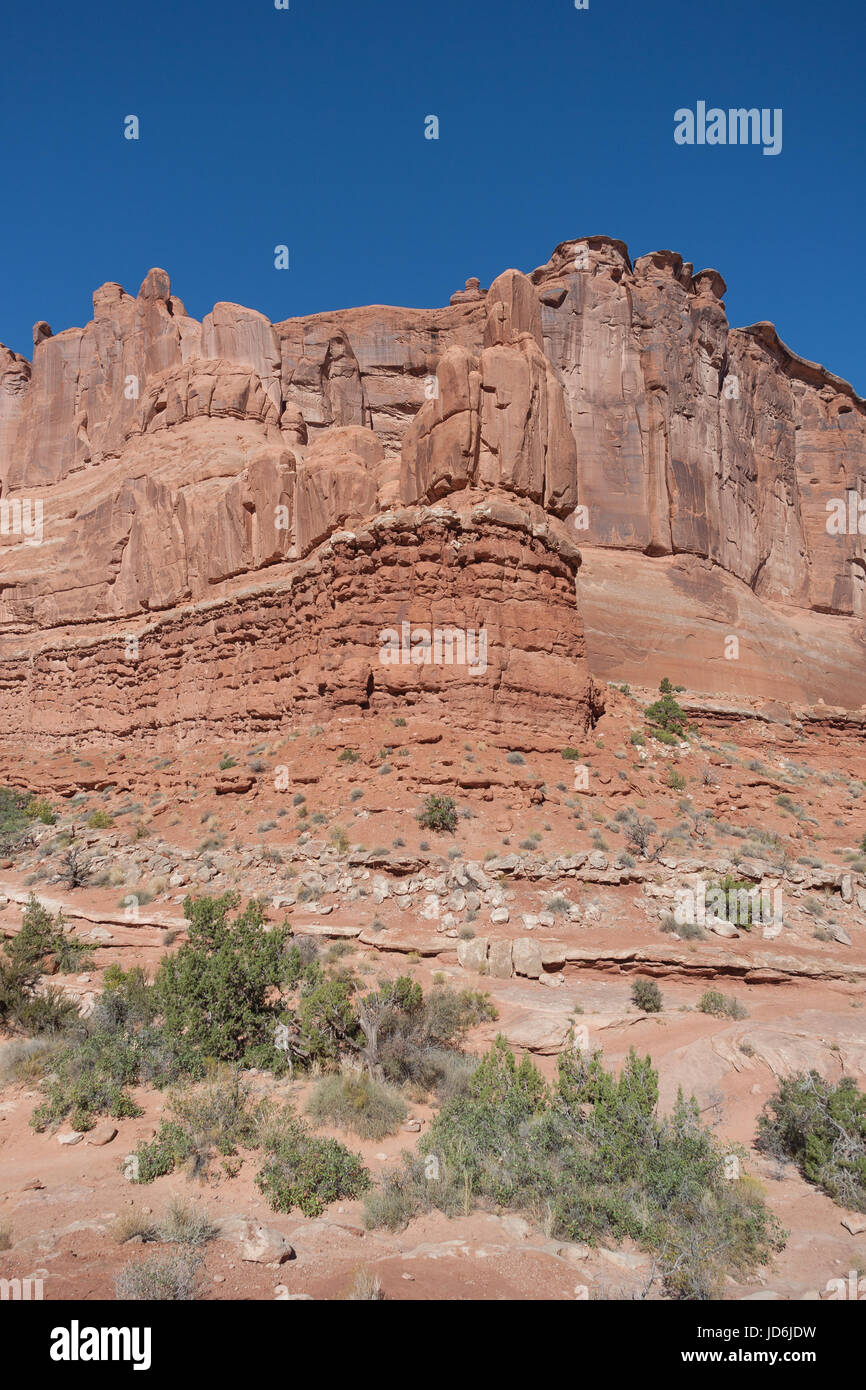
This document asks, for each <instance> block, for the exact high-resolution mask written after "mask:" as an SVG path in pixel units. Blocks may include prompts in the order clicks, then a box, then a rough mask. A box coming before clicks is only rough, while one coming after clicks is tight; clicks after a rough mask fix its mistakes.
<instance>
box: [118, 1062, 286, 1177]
mask: <svg viewBox="0 0 866 1390" xmlns="http://www.w3.org/2000/svg"><path fill="white" fill-rule="evenodd" d="M168 1109H169V1114H170V1118H169V1119H167V1120H163V1121H162V1123H161V1124H160V1127H159V1130H158V1131H157V1134H156V1136H155V1137H154V1138H153V1139H151V1140H149V1141H143V1142H142V1143H141V1144H139V1145H138V1148H137V1149H136V1151H135V1157H136V1159H137V1160H138V1162H137V1170H136V1177H135V1181H136V1182H139V1183H149V1182H153V1180H154V1178H160V1177H163V1176H164V1175H165V1174H166V1173H171V1172H173V1171H174V1169H175V1168H178V1167H180V1166H181V1165H183V1164H188V1165H189V1171H190V1176H191V1177H203V1176H207V1174H208V1171H209V1168H210V1164H211V1163H212V1161H213V1159H214V1158H215V1156H216V1155H217V1154H220V1155H221V1156H222V1157H224V1158H225V1157H229V1156H232V1155H234V1154H236V1153H237V1151H238V1148H247V1149H252V1148H256V1147H257V1146H258V1143H259V1139H260V1130H261V1127H262V1125H263V1123H265V1121H266V1119H267V1117H268V1114H269V1109H268V1106H267V1104H266V1103H265V1102H264V1101H258V1102H254V1101H253V1100H252V1099H251V1097H250V1092H249V1086H248V1084H247V1083H246V1082H244V1081H243V1080H242V1079H241V1078H240V1077H239V1076H238V1074H237V1072H235V1071H234V1070H233V1069H232V1068H231V1067H213V1068H211V1069H210V1071H209V1073H208V1077H207V1079H206V1080H205V1082H204V1083H203V1084H202V1085H199V1086H191V1087H181V1088H179V1089H178V1090H176V1091H173V1092H172V1094H171V1096H170V1097H169V1106H168Z"/></svg>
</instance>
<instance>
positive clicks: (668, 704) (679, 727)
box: [644, 676, 689, 743]
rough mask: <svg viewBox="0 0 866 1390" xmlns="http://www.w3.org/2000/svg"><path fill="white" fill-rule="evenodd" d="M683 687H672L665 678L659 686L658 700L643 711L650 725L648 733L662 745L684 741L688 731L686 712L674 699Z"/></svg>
mask: <svg viewBox="0 0 866 1390" xmlns="http://www.w3.org/2000/svg"><path fill="white" fill-rule="evenodd" d="M683 688H684V687H683V686H681V685H677V686H673V685H671V683H670V681H669V680H668V678H667V676H665V678H664V680H663V681H662V683H661V685H660V686H659V698H658V700H656V701H655V702H654V703H653V704H651V705H648V706H647V708H646V709H645V710H644V717H645V719H646V720H647V722H648V723H649V724H651V725H652V728H651V729H650V733H651V734H652V735H653V737H654V738H658V739H660V740H661V742H662V743H677V742H679V741H680V740H682V739H684V738H685V736H686V732H687V730H688V727H689V726H688V723H687V721H686V712H685V710H684V709H682V708H681V707H680V705H679V704H678V703H677V701H676V700H675V699H674V695H675V694H676V693H678V692H679V691H681V690H682V689H683Z"/></svg>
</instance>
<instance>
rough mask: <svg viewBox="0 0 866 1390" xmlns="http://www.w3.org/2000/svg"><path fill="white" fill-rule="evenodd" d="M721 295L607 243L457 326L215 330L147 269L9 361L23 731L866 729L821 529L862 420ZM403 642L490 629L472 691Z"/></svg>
mask: <svg viewBox="0 0 866 1390" xmlns="http://www.w3.org/2000/svg"><path fill="white" fill-rule="evenodd" d="M724 290H725V285H724V281H723V280H722V278H721V276H720V275H719V274H718V272H716V271H714V270H704V271H700V272H698V273H697V274H694V273H693V270H692V267H691V266H690V265H687V264H684V263H683V261H682V258H681V257H680V256H678V255H676V254H675V253H673V252H669V251H661V252H655V253H652V254H650V255H647V256H643V257H641V258H640V259H638V260H637V261H636V262H635V263H634V265H632V263H631V261H630V259H629V256H628V253H627V250H626V247H625V246H624V245H623V243H622V242H619V241H615V240H613V239H611V238H609V237H602V236H597V237H588V238H582V239H579V240H576V241H568V242H564V243H562V244H561V245H560V246H558V247H557V248H556V250H555V251H554V253H553V255H552V257H551V259H550V260H549V261H548V262H547V264H546V265H543V266H541V267H539V268H538V269H537V270H535V271H533V272H532V274H531V275H529V276H527V275H524V274H521V273H520V272H518V271H516V270H507V271H505V272H504V273H503V274H502V275H500V276H499V277H498V278H497V279H496V280H495V281H494V283H493V285H491V287H490V288H489V289H488V290H486V291H485V290H483V289H482V288H481V287H480V286H479V285H478V283H477V282H475V281H468V282H467V288H466V291H461V292H459V293H457V294H455V295H454V296H452V302H451V304H450V305H449V306H448V307H446V308H441V309H432V310H422V309H402V308H389V307H381V306H374V307H367V308H360V309H349V310H343V311H339V312H334V313H327V314H318V315H312V316H309V317H306V318H298V319H289V320H286V321H285V322H283V323H277V324H271V323H270V322H269V321H268V319H267V318H265V316H264V315H263V314H260V313H258V312H256V311H255V310H252V309H245V308H242V307H241V306H239V305H234V304H226V303H219V304H217V305H216V306H215V307H214V309H213V311H212V312H211V313H210V314H208V315H207V316H206V317H205V318H204V320H203V321H202V322H201V323H199V322H198V321H197V320H195V319H192V318H191V317H190V316H189V315H188V314H187V313H186V310H185V308H184V306H183V303H182V302H181V301H180V300H179V299H178V298H177V297H176V296H174V295H173V294H172V293H171V287H170V282H169V277H168V275H167V274H166V273H165V272H164V271H162V270H152V271H150V273H149V274H148V275H147V277H146V278H145V280H144V283H143V284H142V286H141V289H140V290H139V292H138V295H137V296H136V297H135V298H132V297H131V296H130V295H128V294H127V293H126V292H125V291H124V290H123V289H122V288H121V287H120V286H119V285H116V284H108V285H104V286H103V287H102V288H101V289H99V290H97V292H96V293H95V295H94V318H93V321H92V322H91V323H89V324H88V325H87V326H86V327H85V328H70V329H66V330H65V331H64V332H61V333H58V334H57V335H52V333H51V329H50V327H49V325H48V324H46V323H44V322H41V321H40V322H39V323H37V324H36V326H35V328H34V352H33V362H32V364H31V363H30V362H28V361H26V359H24V358H23V357H20V356H18V355H16V354H14V353H12V352H10V351H8V350H7V349H5V348H2V347H0V482H2V497H0V503H2V518H0V519H2V535H0V712H2V717H3V719H4V721H5V725H6V728H7V731H9V732H11V733H14V732H16V731H17V732H19V733H23V732H25V731H32V732H33V735H34V736H35V737H36V738H44V739H52V738H54V737H56V736H64V737H66V736H75V737H82V738H93V739H97V738H100V737H106V736H107V737H109V738H110V737H116V736H119V735H131V734H135V733H136V732H138V733H143V734H146V733H151V732H156V731H164V730H167V729H173V730H174V731H175V732H177V733H178V734H179V735H184V736H185V735H187V734H188V735H189V736H191V737H195V736H197V734H198V733H200V732H220V733H225V732H228V731H231V730H239V729H241V728H267V727H268V726H271V725H273V724H275V723H278V722H279V721H280V720H281V719H283V718H284V717H286V715H287V714H289V713H292V712H296V713H301V714H304V715H309V716H310V717H311V718H312V719H321V718H324V717H327V716H328V715H330V714H333V713H336V712H340V711H344V712H354V711H357V710H358V709H361V710H372V711H375V710H385V709H391V708H392V707H393V708H394V710H395V711H396V709H397V707H399V706H401V705H406V704H408V705H410V706H412V707H414V708H418V709H420V710H422V711H424V712H427V713H431V714H435V713H441V714H447V716H448V717H450V718H453V719H454V720H456V721H459V722H465V723H467V724H471V725H473V726H479V727H480V726H486V727H487V726H489V727H493V726H496V725H500V724H503V723H505V724H514V723H518V724H519V723H525V724H529V725H541V726H543V727H545V728H549V729H550V730H551V731H552V732H554V731H556V732H559V731H560V730H562V731H564V732H567V731H569V730H575V731H578V732H581V731H585V730H586V729H587V728H589V727H591V726H592V724H593V723H594V721H595V719H596V717H597V715H598V713H599V711H600V709H601V708H602V697H601V694H600V685H599V682H600V681H602V680H612V679H621V680H633V681H635V682H636V683H639V684H645V685H649V684H653V683H655V682H657V680H658V679H659V678H660V677H661V676H662V675H670V676H672V677H673V676H676V678H677V680H678V681H679V682H680V683H681V684H683V685H685V686H687V687H688V688H689V689H690V690H693V691H696V692H705V693H707V694H721V695H731V696H750V697H754V696H760V697H766V698H775V699H778V700H782V701H789V702H796V703H802V704H814V703H815V702H817V701H819V700H823V701H825V702H826V703H827V704H831V705H840V706H844V707H848V708H859V707H860V706H861V705H862V703H863V689H864V681H863V677H864V675H866V656H864V629H863V618H864V585H866V554H864V544H863V537H862V536H861V535H859V534H857V533H856V530H855V532H854V533H853V534H852V533H848V532H846V531H844V530H843V531H842V532H841V533H840V534H836V533H835V532H834V530H833V528H829V527H828V524H827V523H828V504H830V505H832V504H833V503H834V501H836V500H838V499H844V500H845V501H846V503H847V501H848V499H849V497H850V496H851V495H853V496H854V498H855V502H856V499H857V498H858V497H866V403H864V401H863V400H861V399H860V398H859V397H858V396H857V395H856V394H855V392H854V391H853V390H852V388H851V387H850V386H849V385H848V384H847V383H846V382H844V381H842V380H840V379H839V378H838V377H836V376H833V375H832V374H831V373H830V372H828V371H826V370H825V369H824V368H822V367H819V366H816V365H815V364H813V363H810V362H808V361H805V360H804V359H802V358H800V357H798V356H796V354H794V353H793V352H791V351H790V350H789V349H788V348H786V347H785V346H784V344H783V343H782V342H781V341H780V340H779V338H778V336H777V335H776V333H775V330H774V329H773V327H772V325H770V324H767V323H761V324H756V325H753V326H752V327H750V328H744V329H731V328H729V326H728V323H727V319H726V317H725V311H724V304H723V302H722V295H723V293H724ZM37 517H38V528H37V526H36V519H37ZM37 540H38V541H39V543H38V544H36V543H35V542H36V541H37ZM404 624H408V625H409V627H410V629H411V630H412V631H417V630H419V629H420V630H430V631H432V630H434V629H455V630H460V631H461V632H465V633H474V634H477V633H479V632H482V631H483V633H484V634H485V640H486V659H485V662H484V669H483V670H481V669H480V668H478V669H476V670H474V671H473V670H470V669H468V668H466V667H465V666H463V667H461V666H460V665H459V664H458V665H455V666H451V665H441V664H439V665H437V664H436V663H435V662H429V663H424V664H415V663H413V662H411V661H410V662H409V663H408V664H407V663H400V662H398V663H396V664H384V663H383V661H382V660H381V642H382V638H381V634H382V631H383V630H397V631H400V630H402V628H403V625H404Z"/></svg>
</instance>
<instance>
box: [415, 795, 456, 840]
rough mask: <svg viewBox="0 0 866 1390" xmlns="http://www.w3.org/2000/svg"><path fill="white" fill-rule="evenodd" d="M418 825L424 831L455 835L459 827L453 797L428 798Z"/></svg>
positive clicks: (420, 813) (420, 814)
mask: <svg viewBox="0 0 866 1390" xmlns="http://www.w3.org/2000/svg"><path fill="white" fill-rule="evenodd" d="M417 820H418V824H419V825H420V826H422V828H423V829H424V830H438V831H440V832H441V833H442V834H453V832H454V830H455V828H456V826H457V809H456V807H455V805H454V798H453V797H451V796H428V797H427V800H426V801H425V802H424V806H423V808H422V810H420V811H419V812H418V816H417Z"/></svg>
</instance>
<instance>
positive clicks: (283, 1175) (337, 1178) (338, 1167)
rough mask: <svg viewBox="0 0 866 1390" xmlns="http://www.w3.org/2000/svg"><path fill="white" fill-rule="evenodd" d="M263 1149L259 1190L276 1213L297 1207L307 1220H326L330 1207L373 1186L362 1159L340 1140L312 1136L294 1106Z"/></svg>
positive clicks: (271, 1131) (265, 1140)
mask: <svg viewBox="0 0 866 1390" xmlns="http://www.w3.org/2000/svg"><path fill="white" fill-rule="evenodd" d="M263 1147H264V1149H265V1152H266V1153H267V1159H266V1161H265V1163H264V1166H263V1167H262V1168H261V1169H260V1171H259V1173H258V1174H257V1175H256V1185H257V1186H258V1188H259V1189H260V1190H261V1192H263V1193H264V1195H265V1196H266V1197H267V1199H268V1201H269V1202H270V1204H271V1206H272V1208H273V1209H274V1211H283V1212H289V1211H293V1210H294V1209H295V1208H296V1207H297V1208H298V1210H299V1211H301V1212H303V1214H304V1216H321V1214H322V1212H323V1211H324V1210H325V1208H326V1207H327V1206H329V1205H330V1203H331V1202H337V1201H339V1200H340V1199H341V1198H353V1197H360V1196H361V1195H362V1194H363V1193H364V1192H365V1191H366V1189H367V1188H368V1187H369V1185H370V1174H369V1172H368V1170H367V1169H366V1168H365V1167H364V1164H363V1162H362V1160H361V1158H360V1155H358V1154H354V1153H350V1151H349V1150H348V1149H347V1148H346V1147H345V1145H344V1144H341V1143H339V1142H338V1141H337V1140H336V1139H320V1138H318V1137H317V1136H316V1135H311V1134H310V1132H309V1130H308V1129H307V1126H306V1125H305V1124H304V1123H303V1121H302V1120H299V1119H298V1118H297V1116H296V1115H294V1113H293V1112H292V1110H291V1107H289V1106H286V1108H285V1110H284V1111H283V1112H282V1114H281V1115H280V1116H278V1117H277V1118H276V1119H275V1120H274V1122H273V1123H272V1125H271V1126H270V1127H269V1129H268V1130H267V1132H266V1133H265V1134H264V1136H263Z"/></svg>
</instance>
